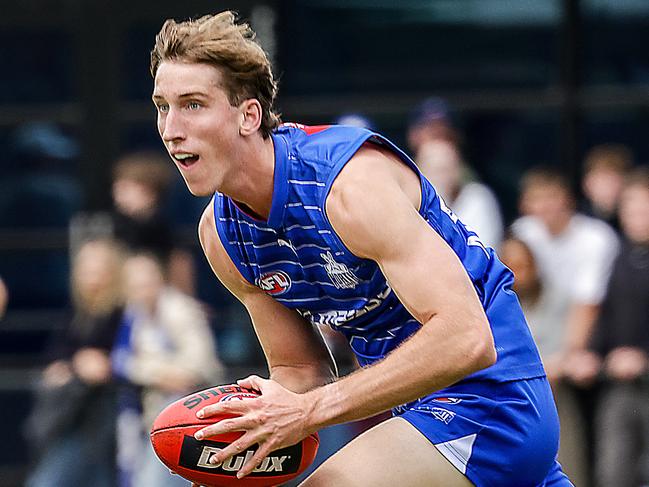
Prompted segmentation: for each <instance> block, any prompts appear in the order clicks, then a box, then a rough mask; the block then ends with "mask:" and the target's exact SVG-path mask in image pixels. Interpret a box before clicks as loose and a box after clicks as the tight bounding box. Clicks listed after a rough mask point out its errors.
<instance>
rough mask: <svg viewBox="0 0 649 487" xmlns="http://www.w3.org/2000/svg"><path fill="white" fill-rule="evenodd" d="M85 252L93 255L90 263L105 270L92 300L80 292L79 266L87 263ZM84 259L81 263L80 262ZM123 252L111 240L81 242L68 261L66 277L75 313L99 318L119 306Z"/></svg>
mask: <svg viewBox="0 0 649 487" xmlns="http://www.w3.org/2000/svg"><path fill="white" fill-rule="evenodd" d="M88 252H94V255H93V261H95V262H98V261H99V262H101V264H102V266H103V268H104V269H105V272H106V276H105V281H104V282H103V283H102V284H101V289H100V290H99V291H98V292H97V293H96V294H95V295H94V296H91V297H89V296H85V295H84V292H83V289H82V287H83V283H82V277H81V273H82V272H87V270H84V269H83V264H84V263H85V262H87V259H88V256H87V253H88ZM84 257H85V259H86V260H85V261H84ZM124 257H125V251H124V249H123V247H122V246H121V245H120V244H119V243H118V242H117V241H115V240H113V239H111V238H104V237H100V238H95V239H91V240H87V241H85V242H83V243H82V244H81V245H80V246H79V248H78V249H77V251H76V253H75V255H74V257H73V259H72V272H71V274H70V290H71V295H72V301H73V303H74V306H75V308H76V310H77V311H79V312H82V313H84V314H88V315H103V314H106V313H109V312H110V311H112V310H113V309H115V308H116V307H117V306H119V305H120V304H121V303H122V287H121V277H122V265H123V263H124Z"/></svg>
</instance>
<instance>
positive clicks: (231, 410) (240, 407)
mask: <svg viewBox="0 0 649 487" xmlns="http://www.w3.org/2000/svg"><path fill="white" fill-rule="evenodd" d="M249 401H250V399H244V400H242V401H226V402H219V403H216V404H211V405H209V406H205V407H204V408H202V409H199V410H198V411H196V417H198V418H209V417H211V416H216V415H217V414H234V415H241V414H243V413H245V412H247V411H249V409H250V403H249Z"/></svg>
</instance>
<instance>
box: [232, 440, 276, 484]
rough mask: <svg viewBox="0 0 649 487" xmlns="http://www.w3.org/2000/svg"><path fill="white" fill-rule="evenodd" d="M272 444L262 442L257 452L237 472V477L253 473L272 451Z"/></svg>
mask: <svg viewBox="0 0 649 487" xmlns="http://www.w3.org/2000/svg"><path fill="white" fill-rule="evenodd" d="M271 449H272V448H271V446H270V445H269V444H268V443H262V444H261V445H259V449H258V450H257V451H256V452H255V454H254V455H253V456H252V458H251V459H250V460H248V461H247V462H246V463H244V464H243V466H242V467H241V468H240V469H239V471H238V472H237V478H239V479H240V478H243V477H245V476H246V475H248V474H250V473H252V471H253V470H254V469H256V468H257V467H258V466H259V465H260V464H261V462H262V461H263V460H264V458H266V457H267V456H268V455H269V454H270V452H271Z"/></svg>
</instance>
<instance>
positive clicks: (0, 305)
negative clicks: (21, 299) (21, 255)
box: [0, 279, 9, 320]
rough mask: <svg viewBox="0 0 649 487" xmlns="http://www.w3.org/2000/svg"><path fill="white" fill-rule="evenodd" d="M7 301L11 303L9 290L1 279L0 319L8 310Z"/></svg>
mask: <svg viewBox="0 0 649 487" xmlns="http://www.w3.org/2000/svg"><path fill="white" fill-rule="evenodd" d="M7 303H9V291H8V290H7V286H5V283H4V281H3V280H2V279H0V320H1V319H2V317H3V316H4V315H5V312H6V311H7Z"/></svg>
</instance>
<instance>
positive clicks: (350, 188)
mask: <svg viewBox="0 0 649 487" xmlns="http://www.w3.org/2000/svg"><path fill="white" fill-rule="evenodd" d="M351 162H352V163H353V162H354V161H351ZM362 166H363V164H362V162H361V164H359V166H357V168H356V169H357V170H359V172H362V177H361V178H358V179H356V178H355V177H354V174H353V172H354V168H353V167H349V168H345V170H343V172H341V175H340V176H339V180H337V181H336V182H335V183H334V188H332V192H331V195H330V198H329V200H328V201H327V214H328V216H329V219H330V221H331V224H332V226H333V227H334V229H335V230H336V232H337V233H338V235H339V236H340V237H341V239H342V240H343V242H344V243H345V244H346V245H347V246H348V247H349V249H350V250H351V251H352V252H353V253H355V254H356V255H358V256H359V257H363V258H369V259H372V260H374V261H375V262H377V264H378V265H379V267H380V268H381V270H382V272H383V274H384V275H385V277H386V279H387V280H388V282H389V283H390V285H391V287H392V289H393V290H394V291H395V292H396V294H397V296H398V297H399V299H400V301H401V302H402V303H403V305H404V306H405V307H406V308H407V309H408V311H409V312H410V313H411V314H412V315H413V316H414V317H415V318H417V320H418V321H420V322H422V323H425V322H426V321H428V320H429V319H430V318H431V317H432V316H434V315H437V314H440V313H444V314H446V315H458V314H459V315H462V316H464V317H468V316H472V317H474V318H477V319H479V320H481V321H486V318H485V317H484V310H483V308H482V305H481V303H480V301H479V299H478V296H477V294H476V291H475V289H474V287H473V284H472V283H471V280H470V279H469V276H468V274H467V272H466V270H465V269H464V267H463V266H462V264H461V262H460V260H459V258H458V257H457V255H456V254H455V252H454V251H453V250H452V249H451V248H450V246H449V245H448V244H447V243H446V241H445V240H444V239H443V238H442V237H441V236H440V235H439V234H438V233H437V232H436V231H435V230H434V229H433V228H432V227H431V225H429V224H428V222H427V221H426V220H424V218H423V217H422V216H421V215H420V214H419V212H418V211H417V208H416V207H415V206H414V204H413V198H412V197H409V196H408V194H407V192H405V191H404V190H403V188H402V185H400V184H398V183H397V182H395V178H394V177H393V176H392V171H391V170H388V171H382V170H381V167H380V165H379V166H378V167H377V164H376V163H374V162H373V166H372V168H373V170H372V171H367V170H366V171H360V170H361V169H362ZM348 169H349V171H348V172H347V174H345V171H347V170H348ZM403 170H404V171H409V169H408V168H406V167H405V166H404V167H403ZM336 184H338V191H334V189H336ZM366 187H372V188H373V189H372V191H364V190H362V189H364V188H366Z"/></svg>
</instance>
